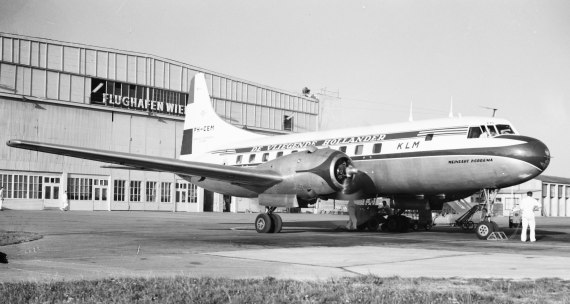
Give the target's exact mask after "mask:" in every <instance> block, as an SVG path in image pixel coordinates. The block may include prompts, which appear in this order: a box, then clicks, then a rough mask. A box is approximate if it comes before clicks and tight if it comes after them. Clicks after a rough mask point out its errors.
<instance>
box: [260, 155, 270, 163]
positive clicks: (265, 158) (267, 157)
mask: <svg viewBox="0 0 570 304" xmlns="http://www.w3.org/2000/svg"><path fill="white" fill-rule="evenodd" d="M268 160H269V153H263V157H261V161H263V162H266V161H268Z"/></svg>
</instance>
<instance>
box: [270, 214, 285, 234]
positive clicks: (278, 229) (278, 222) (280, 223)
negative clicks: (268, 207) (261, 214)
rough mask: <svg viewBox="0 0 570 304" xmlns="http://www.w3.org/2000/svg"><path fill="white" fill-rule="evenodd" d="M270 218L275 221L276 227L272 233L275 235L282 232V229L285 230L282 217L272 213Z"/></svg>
mask: <svg viewBox="0 0 570 304" xmlns="http://www.w3.org/2000/svg"><path fill="white" fill-rule="evenodd" d="M269 216H270V217H271V219H272V220H273V225H274V226H275V228H274V229H273V231H272V232H273V233H279V232H281V229H282V228H283V219H281V216H279V214H275V213H271V214H270V215H269Z"/></svg>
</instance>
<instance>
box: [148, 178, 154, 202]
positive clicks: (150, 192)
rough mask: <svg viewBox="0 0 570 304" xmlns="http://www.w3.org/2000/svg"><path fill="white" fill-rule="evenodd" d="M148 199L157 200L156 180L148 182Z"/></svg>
mask: <svg viewBox="0 0 570 304" xmlns="http://www.w3.org/2000/svg"><path fill="white" fill-rule="evenodd" d="M146 201H147V202H155V201H156V182H146Z"/></svg>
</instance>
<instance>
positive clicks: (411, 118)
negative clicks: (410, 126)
mask: <svg viewBox="0 0 570 304" xmlns="http://www.w3.org/2000/svg"><path fill="white" fill-rule="evenodd" d="M413 108H414V97H413V96H412V100H411V101H410V117H408V121H414V115H413Z"/></svg>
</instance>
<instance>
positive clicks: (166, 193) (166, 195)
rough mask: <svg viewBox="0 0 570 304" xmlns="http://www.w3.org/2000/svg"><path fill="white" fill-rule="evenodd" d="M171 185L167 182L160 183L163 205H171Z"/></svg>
mask: <svg viewBox="0 0 570 304" xmlns="http://www.w3.org/2000/svg"><path fill="white" fill-rule="evenodd" d="M170 184H171V183H167V182H161V183H160V202H162V203H170V201H171V199H170V195H171V194H170Z"/></svg>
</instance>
